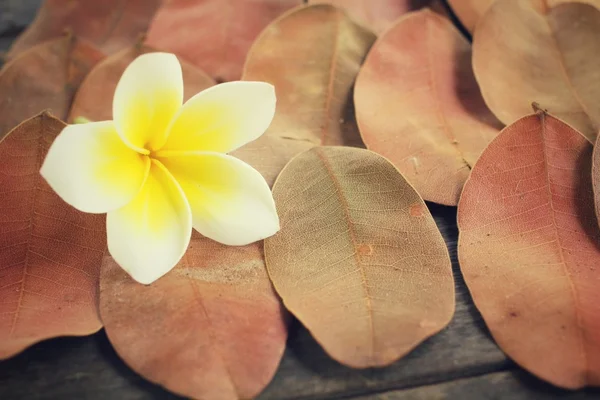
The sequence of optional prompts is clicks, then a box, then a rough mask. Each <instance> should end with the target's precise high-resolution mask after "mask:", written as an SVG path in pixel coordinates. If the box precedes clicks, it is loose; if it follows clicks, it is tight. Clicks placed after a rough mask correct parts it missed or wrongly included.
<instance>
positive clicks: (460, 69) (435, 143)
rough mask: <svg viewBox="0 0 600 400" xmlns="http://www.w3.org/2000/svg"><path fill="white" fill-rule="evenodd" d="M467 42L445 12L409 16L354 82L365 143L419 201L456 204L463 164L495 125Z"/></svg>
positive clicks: (371, 56)
mask: <svg viewBox="0 0 600 400" xmlns="http://www.w3.org/2000/svg"><path fill="white" fill-rule="evenodd" d="M470 61H471V46H470V45H469V43H468V42H467V40H466V39H465V38H464V37H463V36H462V35H461V34H460V32H458V30H456V28H455V27H454V26H453V25H452V23H451V22H450V21H449V20H448V19H446V18H445V17H442V16H439V15H438V14H435V13H433V12H431V11H429V10H423V11H417V12H414V13H410V14H408V15H406V16H405V17H403V18H401V19H400V20H399V21H398V22H397V23H396V24H395V25H394V26H393V27H392V28H390V29H389V30H388V31H387V32H386V33H385V34H383V36H381V37H380V38H379V39H378V40H377V42H376V43H375V45H374V46H373V49H372V50H371V52H370V53H369V56H368V57H367V60H366V61H365V64H364V66H363V68H362V69H361V71H360V73H359V75H358V79H357V81H356V91H355V95H354V102H355V105H356V117H357V120H358V125H359V127H360V130H361V135H362V137H363V140H364V142H365V144H366V145H367V148H369V149H370V150H373V151H375V152H377V153H379V154H381V155H383V156H385V157H386V158H388V159H389V160H390V161H391V162H392V163H394V165H395V166H396V167H397V168H398V169H399V170H400V172H402V174H404V176H405V177H406V179H408V181H409V182H410V183H411V184H412V185H414V186H415V188H416V189H417V191H418V192H419V194H420V195H421V196H423V198H424V199H425V200H429V201H433V202H436V203H441V204H446V205H456V204H457V202H458V198H459V196H460V191H461V190H462V186H463V184H464V182H465V180H466V179H467V177H468V176H469V171H470V167H471V166H472V165H473V164H474V163H475V161H476V160H477V157H479V154H480V153H481V151H482V150H483V149H484V148H485V147H486V146H487V144H488V143H489V142H490V141H491V140H492V139H493V138H494V136H495V135H496V134H497V133H498V129H499V128H500V127H501V124H500V123H499V122H498V121H497V120H496V118H495V117H494V116H493V115H492V113H491V112H490V111H489V110H488V109H487V107H486V105H485V103H484V101H483V99H482V97H481V93H480V91H479V87H478V86H477V82H476V81H475V78H474V76H473V71H472V69H471V63H470Z"/></svg>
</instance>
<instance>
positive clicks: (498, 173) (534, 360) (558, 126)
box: [458, 112, 600, 388]
mask: <svg viewBox="0 0 600 400" xmlns="http://www.w3.org/2000/svg"><path fill="white" fill-rule="evenodd" d="M591 155H592V146H591V145H590V143H589V142H588V141H587V140H586V139H585V138H584V137H583V136H582V135H581V134H580V133H579V132H577V131H576V130H574V129H573V128H571V127H570V126H568V125H567V124H565V123H564V122H562V121H560V120H558V119H556V118H554V117H552V116H550V115H544V114H543V113H541V112H539V113H538V114H537V115H530V116H527V117H524V118H522V119H520V120H518V121H516V122H515V123H514V124H512V125H510V126H508V127H507V128H506V129H504V130H503V131H502V132H501V133H500V134H499V135H498V137H497V138H496V139H495V140H494V141H493V142H492V143H491V144H490V145H489V147H488V148H487V149H486V150H485V151H484V152H483V154H482V155H481V158H480V159H479V161H477V164H475V167H474V168H473V171H472V172H471V177H470V178H469V180H468V181H467V183H466V184H465V187H464V190H463V194H462V197H461V199H460V203H459V205H458V225H459V228H460V237H459V243H458V251H459V259H460V265H461V269H462V272H463V275H464V277H465V281H466V283H467V285H468V287H469V289H470V291H471V294H472V296H473V299H474V301H475V304H476V306H477V308H479V311H481V314H482V315H483V318H484V319H485V321H486V323H487V325H488V327H489V328H490V330H491V332H492V335H493V336H494V338H495V339H496V341H497V342H498V344H499V345H500V347H501V348H502V349H503V350H504V351H505V352H506V353H507V354H508V355H509V356H510V357H512V358H513V359H514V360H515V361H516V362H517V363H518V364H520V365H521V366H522V367H524V368H525V369H527V370H528V371H530V372H532V373H533V374H535V375H537V376H538V377H540V378H542V379H545V380H547V381H549V382H551V383H552V384H554V385H557V386H562V387H565V388H580V387H582V386H585V385H599V384H600V308H599V307H598V302H599V295H600V292H599V291H598V288H599V287H600V231H599V229H598V226H597V224H596V222H595V217H594V200H593V194H592V187H591V185H590V163H591Z"/></svg>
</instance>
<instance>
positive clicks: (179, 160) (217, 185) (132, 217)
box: [41, 53, 279, 284]
mask: <svg viewBox="0 0 600 400" xmlns="http://www.w3.org/2000/svg"><path fill="white" fill-rule="evenodd" d="M182 103H183V78H182V72H181V66H180V64H179V61H178V60H177V58H176V57H175V56H174V55H172V54H167V53H150V54H145V55H142V56H140V57H138V58H137V59H136V60H134V61H133V62H132V63H131V64H130V65H129V66H128V67H127V69H126V70H125V72H124V73H123V76H122V77H121V80H120V81H119V83H118V85H117V89H116V91H115V95H114V99H113V119H114V121H104V122H90V123H86V124H79V125H69V126H67V127H66V128H65V129H64V130H63V131H62V132H61V133H60V134H59V135H58V137H57V138H56V140H55V141H54V143H53V144H52V146H51V147H50V150H49V151H48V155H47V156H46V159H45V161H44V164H43V165H42V169H41V174H42V176H43V177H44V178H45V179H46V180H47V181H48V183H49V184H50V186H51V187H52V188H53V189H54V190H55V191H56V193H58V195H59V196H60V197H62V198H63V199H64V200H65V201H66V202H67V203H69V204H70V205H72V206H73V207H75V208H77V209H78V210H80V211H84V212H88V213H107V221H106V228H107V235H108V250H109V252H110V254H111V255H112V257H113V258H114V259H115V261H116V262H117V263H118V264H119V265H120V266H121V267H122V268H123V269H125V270H126V271H127V272H128V273H129V274H130V275H131V276H132V277H133V278H134V279H135V280H137V281H138V282H141V283H144V284H149V283H151V282H153V281H155V280H156V279H158V278H160V277H161V276H162V275H164V274H166V273H167V272H168V271H170V270H171V269H172V268H173V267H174V266H175V265H176V264H177V262H178V261H179V260H180V259H181V258H182V257H183V255H184V253H185V251H186V249H187V247H188V244H189V242H190V238H191V233H192V227H193V228H194V229H196V230H197V231H198V232H200V233H201V234H202V235H204V236H206V237H208V238H211V239H213V240H215V241H217V242H220V243H223V244H226V245H232V246H241V245H246V244H249V243H252V242H255V241H258V240H261V239H264V238H266V237H269V236H271V235H273V234H274V233H276V232H277V231H278V230H279V219H278V217H277V213H276V210H275V204H274V201H273V197H272V194H271V191H270V189H269V186H268V185H267V183H266V182H265V180H264V178H263V177H262V176H261V175H260V174H259V173H258V172H257V171H256V170H254V169H253V168H252V167H250V166H249V165H248V164H246V163H244V162H242V161H240V160H238V159H236V158H234V157H231V156H229V155H226V154H224V153H227V152H230V151H232V150H235V149H237V148H238V147H240V146H242V145H244V144H246V143H248V142H250V141H252V140H255V139H256V138H258V137H259V136H260V135H262V134H263V133H264V132H265V130H266V129H267V128H268V126H269V125H270V123H271V121H272V119H273V116H274V113H275V91H274V88H273V86H272V85H270V84H267V83H264V82H229V83H223V84H220V85H216V86H213V87H211V88H209V89H206V90H204V91H202V92H201V93H199V94H197V95H196V96H194V97H192V98H191V99H190V100H188V101H187V102H186V103H185V104H183V105H182Z"/></svg>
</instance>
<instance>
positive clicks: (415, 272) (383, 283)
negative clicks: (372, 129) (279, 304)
mask: <svg viewBox="0 0 600 400" xmlns="http://www.w3.org/2000/svg"><path fill="white" fill-rule="evenodd" d="M273 196H274V198H275V202H276V204H277V209H278V212H279V215H280V219H281V231H280V232H279V233H277V234H276V235H275V236H272V237H270V238H268V239H266V240H265V257H266V262H267V269H268V271H269V276H270V277H271V280H272V282H273V285H274V286H275V289H276V290H277V292H278V293H279V295H280V296H281V298H282V299H283V302H284V304H285V305H286V307H287V309H288V310H290V311H291V312H292V313H293V314H294V315H296V317H297V318H298V319H299V320H300V321H301V322H302V323H303V324H304V325H305V326H306V327H307V328H308V329H309V330H310V332H311V333H312V335H313V336H314V337H315V339H316V340H317V341H318V342H319V343H320V344H321V345H322V346H323V348H324V349H325V350H326V351H327V352H328V353H329V354H330V355H331V356H332V357H333V358H334V359H336V360H338V361H339V362H341V363H343V364H346V365H348V366H351V367H356V368H366V367H381V366H385V365H388V364H390V363H392V362H394V361H396V360H397V359H398V358H400V357H402V356H404V355H405V354H407V353H408V352H409V351H411V350H412V349H413V348H414V347H415V346H417V345H418V344H419V343H421V342H422V341H423V340H425V339H426V338H428V337H429V336H431V335H433V334H435V333H437V332H439V331H440V330H441V329H442V328H443V327H444V326H446V325H447V324H448V322H450V319H451V318H452V315H453V313H454V282H453V277H452V268H451V264H450V258H449V256H448V250H447V249H446V245H445V243H444V239H443V238H442V235H441V234H440V232H439V231H438V229H437V227H436V225H435V222H434V220H433V218H432V217H431V214H430V213H429V210H428V209H427V207H426V205H425V203H424V202H423V200H422V199H421V198H420V197H419V195H418V194H417V192H416V191H415V190H414V189H413V188H412V187H411V186H410V184H409V183H408V182H407V181H406V180H405V179H404V178H403V177H402V175H401V174H400V173H398V171H397V170H396V168H394V166H393V165H392V164H391V163H390V162H389V161H387V160H386V159H385V158H383V157H381V156H379V155H377V154H375V153H373V152H371V151H368V150H363V149H356V148H350V147H315V148H313V149H311V150H308V151H306V152H304V153H302V154H300V155H298V156H297V157H295V158H294V159H293V160H292V161H291V162H290V163H289V164H288V165H287V166H286V167H285V169H284V170H283V171H282V172H281V175H280V176H279V178H278V179H277V182H276V183H275V186H274V187H273Z"/></svg>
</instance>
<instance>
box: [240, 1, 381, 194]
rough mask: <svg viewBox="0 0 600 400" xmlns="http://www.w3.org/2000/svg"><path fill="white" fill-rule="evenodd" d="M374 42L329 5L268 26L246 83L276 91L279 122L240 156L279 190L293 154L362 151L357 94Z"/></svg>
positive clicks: (253, 52)
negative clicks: (341, 148) (329, 148)
mask: <svg viewBox="0 0 600 400" xmlns="http://www.w3.org/2000/svg"><path fill="white" fill-rule="evenodd" d="M374 40H375V36H374V35H373V34H372V33H371V32H369V31H368V30H366V29H364V28H362V27H361V26H359V25H357V24H356V23H354V22H352V20H350V19H349V18H348V16H347V15H346V14H345V13H344V12H343V11H342V10H340V9H338V8H335V7H332V6H329V5H312V6H306V7H299V8H296V9H294V10H292V11H290V12H288V13H286V14H285V15H283V16H282V17H280V18H279V19H278V20H276V21H275V22H273V23H272V24H271V25H269V27H268V28H266V29H265V30H264V31H263V33H262V34H261V36H260V37H259V38H258V39H257V41H256V42H255V43H254V46H253V47H252V49H251V50H250V53H249V55H248V60H247V61H246V66H245V69H244V76H243V79H244V80H249V81H252V80H257V81H265V82H270V83H272V84H273V85H275V90H276V92H277V111H276V113H275V119H274V120H273V123H272V124H271V126H270V127H269V129H268V131H267V132H266V133H265V135H264V136H263V137H262V138H261V139H259V140H257V141H256V142H254V143H250V144H249V145H248V146H245V147H243V148H242V149H240V150H239V151H237V152H235V153H234V155H235V156H236V157H239V158H241V159H242V160H244V161H246V162H248V163H250V164H251V165H253V166H254V167H255V168H257V169H258V170H259V171H260V172H261V173H262V174H263V176H265V177H266V178H267V180H268V181H269V183H270V184H272V183H273V182H274V179H275V177H276V176H277V175H278V174H279V172H280V171H281V169H282V168H283V167H284V166H285V164H286V163H287V162H288V161H289V160H290V159H291V158H292V157H293V156H294V155H296V154H298V153H301V152H302V151H304V150H306V149H308V148H310V147H313V146H316V145H351V146H362V141H361V139H360V135H359V133H358V128H357V126H356V122H355V120H354V109H353V104H352V88H353V85H354V81H355V79H356V74H357V73H358V70H359V68H360V65H361V64H362V62H363V59H364V57H365V55H366V53H367V52H368V51H369V48H370V47H371V44H372V43H373V41H374ZM280 149H281V150H280Z"/></svg>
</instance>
